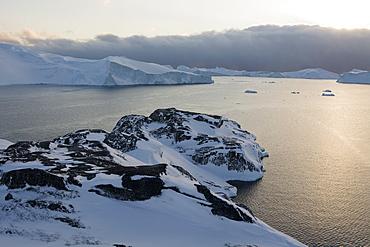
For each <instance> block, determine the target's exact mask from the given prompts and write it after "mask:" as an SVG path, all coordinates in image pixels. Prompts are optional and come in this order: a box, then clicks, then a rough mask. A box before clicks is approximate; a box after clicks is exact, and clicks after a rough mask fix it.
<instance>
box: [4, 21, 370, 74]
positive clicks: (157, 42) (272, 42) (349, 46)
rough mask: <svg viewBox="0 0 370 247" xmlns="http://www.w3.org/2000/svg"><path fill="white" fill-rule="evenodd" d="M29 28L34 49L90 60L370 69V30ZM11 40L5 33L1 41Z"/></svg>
mask: <svg viewBox="0 0 370 247" xmlns="http://www.w3.org/2000/svg"><path fill="white" fill-rule="evenodd" d="M36 34H37V35H35V34H34V33H32V32H31V31H30V30H28V31H27V30H23V33H22V35H19V37H20V38H19V40H20V42H21V43H22V44H26V45H28V46H31V47H33V48H34V49H38V50H42V51H46V52H52V53H57V54H61V55H68V56H74V57H84V58H90V59H100V58H104V57H107V56H110V55H115V56H126V57H129V58H132V59H136V60H140V61H146V62H154V63H159V64H166V65H167V64H170V65H172V66H173V67H177V66H178V65H187V66H189V67H209V68H212V67H216V66H220V67H226V68H230V69H239V70H248V71H260V70H267V71H294V70H299V69H304V68H312V67H320V68H323V69H327V70H330V71H333V72H337V73H341V72H345V71H349V70H351V69H353V68H359V69H365V70H370V46H369V45H368V44H370V30H368V29H355V30H346V29H341V30H338V29H333V28H324V27H320V26H305V25H297V26H282V27H281V26H272V25H267V26H255V27H250V28H247V29H243V30H235V29H232V30H226V31H223V32H214V31H211V32H204V33H200V34H194V35H188V36H177V35H171V36H156V37H145V36H131V37H125V38H123V37H119V36H116V35H114V34H101V35H98V36H96V37H95V38H94V39H91V40H85V41H76V40H70V39H62V38H56V37H53V38H51V36H45V35H44V36H42V35H41V34H40V33H36ZM1 40H3V41H4V40H5V39H2V38H1V36H0V41H1Z"/></svg>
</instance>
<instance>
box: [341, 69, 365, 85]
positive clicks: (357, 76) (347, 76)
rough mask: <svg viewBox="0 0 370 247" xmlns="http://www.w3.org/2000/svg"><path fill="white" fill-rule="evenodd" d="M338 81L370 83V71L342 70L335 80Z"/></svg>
mask: <svg viewBox="0 0 370 247" xmlns="http://www.w3.org/2000/svg"><path fill="white" fill-rule="evenodd" d="M337 82H340V83H353V84H370V71H364V70H358V69H354V70H351V71H350V72H344V73H343V74H341V75H340V78H339V79H338V80H337Z"/></svg>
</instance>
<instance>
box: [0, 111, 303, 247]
mask: <svg viewBox="0 0 370 247" xmlns="http://www.w3.org/2000/svg"><path fill="white" fill-rule="evenodd" d="M2 143H5V142H2ZM7 144H9V146H7V147H6V148H5V147H4V146H6V145H4V146H2V149H1V150H0V221H1V226H0V241H1V243H2V245H4V246H64V245H66V246H79V245H84V246H86V245H101V246H180V247H181V246H220V247H221V246H251V245H253V246H254V245H257V246H303V245H302V244H301V243H299V242H298V241H296V240H294V239H292V238H290V237H289V236H287V235H285V234H283V233H281V232H278V231H277V230H274V229H272V228H271V227H269V226H267V225H266V224H264V223H263V222H261V221H260V220H259V219H257V218H256V217H255V216H254V215H253V214H252V213H251V212H250V210H249V209H248V208H247V207H246V206H244V205H238V204H236V203H234V202H233V201H232V200H231V199H230V198H229V197H228V195H235V188H234V187H233V186H231V185H228V184H227V183H226V182H225V180H228V179H239V180H255V179H258V178H260V177H261V176H262V170H263V168H262V163H261V159H262V158H263V157H265V156H266V153H264V150H263V148H261V147H260V146H259V145H258V144H257V143H256V142H255V136H253V135H252V134H250V133H248V132H247V131H245V130H242V129H240V126H239V125H238V124H237V123H235V122H233V121H231V120H228V119H225V118H223V117H220V116H213V115H205V114H199V113H192V112H185V111H179V110H176V109H162V110H156V111H155V112H153V113H152V114H151V115H150V116H149V117H145V116H137V115H130V116H125V117H123V118H121V120H119V122H118V123H117V125H116V126H115V128H114V129H113V131H112V132H106V131H104V130H80V131H77V132H73V133H69V134H66V135H64V136H61V137H58V138H55V139H54V140H52V141H45V142H18V143H15V144H11V143H7Z"/></svg>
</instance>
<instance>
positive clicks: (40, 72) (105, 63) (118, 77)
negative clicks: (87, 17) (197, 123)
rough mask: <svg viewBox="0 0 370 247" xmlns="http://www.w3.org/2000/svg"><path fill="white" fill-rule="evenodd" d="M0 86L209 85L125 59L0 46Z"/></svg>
mask: <svg viewBox="0 0 370 247" xmlns="http://www.w3.org/2000/svg"><path fill="white" fill-rule="evenodd" d="M0 75H1V77H0V85H13V84H58V85H96V86H115V85H142V84H145V85H147V84H188V83H189V84H190V83H212V82H213V81H212V79H211V77H210V76H202V75H197V74H193V73H188V72H183V71H178V70H175V69H172V68H169V67H167V66H162V65H159V64H154V63H144V62H139V61H136V60H132V59H128V58H125V57H107V58H105V59H101V60H88V59H80V58H72V57H65V56H60V55H55V54H50V53H45V52H40V51H35V50H32V49H28V48H25V47H21V46H15V45H7V44H0Z"/></svg>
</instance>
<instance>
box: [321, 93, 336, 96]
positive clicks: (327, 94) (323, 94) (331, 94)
mask: <svg viewBox="0 0 370 247" xmlns="http://www.w3.org/2000/svg"><path fill="white" fill-rule="evenodd" d="M321 95H322V96H335V94H333V93H322V94H321Z"/></svg>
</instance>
